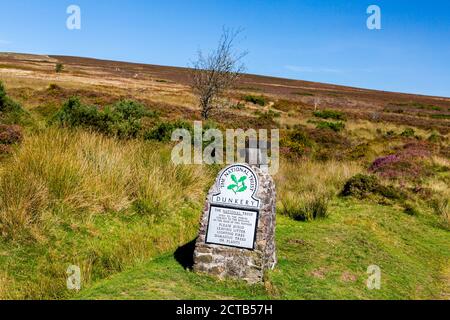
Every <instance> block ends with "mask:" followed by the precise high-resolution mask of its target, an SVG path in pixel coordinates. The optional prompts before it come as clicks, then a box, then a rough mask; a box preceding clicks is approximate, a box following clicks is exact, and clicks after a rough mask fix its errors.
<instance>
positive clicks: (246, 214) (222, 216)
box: [194, 164, 277, 283]
mask: <svg viewBox="0 0 450 320" xmlns="http://www.w3.org/2000/svg"><path fill="white" fill-rule="evenodd" d="M275 205H276V191H275V184H274V182H273V179H272V177H271V176H270V175H269V174H268V173H267V172H265V171H264V170H261V169H260V168H258V167H257V166H253V165H252V166H251V165H247V164H235V165H231V166H229V167H227V168H225V169H224V170H223V171H221V172H220V174H219V176H218V177H217V180H216V183H215V184H214V186H213V187H212V188H211V190H210V191H209V193H208V196H207V200H206V205H205V208H204V212H203V216H202V219H201V222H200V232H199V236H198V239H197V242H196V247H195V252H194V271H195V272H199V273H207V274H210V275H214V276H217V277H219V278H222V279H223V278H238V279H242V280H245V281H247V282H249V283H258V282H261V281H263V279H264V272H265V271H266V270H269V269H273V268H274V267H275V264H276V262H277V258H276V251H275V224H276V221H275Z"/></svg>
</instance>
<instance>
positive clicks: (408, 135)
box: [401, 128, 416, 138]
mask: <svg viewBox="0 0 450 320" xmlns="http://www.w3.org/2000/svg"><path fill="white" fill-rule="evenodd" d="M415 135H416V132H415V131H414V129H413V128H406V129H405V130H404V131H403V132H402V133H401V136H402V137H405V138H413V137H414V136H415Z"/></svg>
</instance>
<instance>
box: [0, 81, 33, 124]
mask: <svg viewBox="0 0 450 320" xmlns="http://www.w3.org/2000/svg"><path fill="white" fill-rule="evenodd" d="M26 114H27V112H25V110H24V109H23V108H22V106H21V105H20V104H19V103H17V102H16V101H14V100H12V99H11V98H10V97H8V95H7V93H6V89H5V87H4V85H3V83H2V82H1V81H0V121H1V122H3V123H5V124H18V123H21V122H23V117H24V116H25V115H26Z"/></svg>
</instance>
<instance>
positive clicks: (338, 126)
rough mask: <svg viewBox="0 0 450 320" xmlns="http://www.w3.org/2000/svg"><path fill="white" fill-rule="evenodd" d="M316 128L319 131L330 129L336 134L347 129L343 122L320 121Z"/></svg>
mask: <svg viewBox="0 0 450 320" xmlns="http://www.w3.org/2000/svg"><path fill="white" fill-rule="evenodd" d="M316 127H317V129H329V130H333V131H334V132H339V131H341V130H343V129H344V128H345V124H344V123H343V122H329V121H319V122H317V125H316Z"/></svg>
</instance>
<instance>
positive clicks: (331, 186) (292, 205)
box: [276, 160, 363, 220]
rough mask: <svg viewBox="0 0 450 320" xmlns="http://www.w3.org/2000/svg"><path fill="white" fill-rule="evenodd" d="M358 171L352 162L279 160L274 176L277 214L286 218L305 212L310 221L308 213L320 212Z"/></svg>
mask: <svg viewBox="0 0 450 320" xmlns="http://www.w3.org/2000/svg"><path fill="white" fill-rule="evenodd" d="M362 170H363V169H362V167H361V166H360V165H359V164H358V163H352V162H348V163H345V162H338V161H328V162H314V161H311V160H306V161H304V162H300V163H293V162H287V161H283V162H282V164H281V167H280V172H279V174H278V175H277V177H276V184H277V186H278V190H277V192H278V195H279V198H278V202H279V203H278V207H279V208H280V210H281V211H280V212H283V213H285V214H287V215H297V213H304V212H307V216H310V218H311V217H312V214H311V213H312V212H316V211H318V212H323V210H324V209H323V208H324V207H325V208H326V206H327V203H328V201H329V200H330V199H331V198H332V197H333V196H335V195H336V194H338V193H339V192H340V191H341V189H342V187H343V185H344V183H345V182H346V181H347V180H348V179H349V178H350V177H352V176H354V175H355V174H357V173H360V172H361V171H362ZM325 211H326V209H325ZM296 212H297V213H296ZM302 215H303V214H302ZM325 215H326V213H325ZM306 220H309V218H308V219H306Z"/></svg>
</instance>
